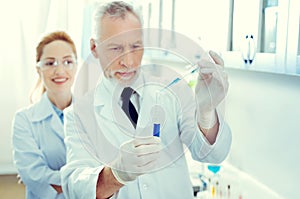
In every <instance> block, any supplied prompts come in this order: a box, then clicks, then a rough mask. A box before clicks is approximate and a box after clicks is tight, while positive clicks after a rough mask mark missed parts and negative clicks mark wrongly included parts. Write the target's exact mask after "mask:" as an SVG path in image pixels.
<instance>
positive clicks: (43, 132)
mask: <svg viewBox="0 0 300 199" xmlns="http://www.w3.org/2000/svg"><path fill="white" fill-rule="evenodd" d="M12 140H13V157H14V162H15V165H16V167H17V170H18V172H19V174H20V176H21V179H22V181H23V183H24V184H25V186H26V198H27V199H40V198H41V199H48V198H49V199H50V198H51V199H54V198H64V196H63V194H57V192H56V191H55V190H54V188H52V187H51V186H50V184H55V185H61V177H60V168H61V167H62V166H63V165H64V164H65V162H66V157H65V156H66V150H65V144H64V131H63V124H62V122H61V121H60V118H59V116H58V115H57V114H56V112H55V111H54V109H53V107H52V104H51V102H50V100H49V99H48V97H47V93H44V94H43V96H42V98H41V100H40V101H39V102H37V103H36V104H33V105H31V106H29V107H26V108H23V109H21V110H20V111H18V112H17V113H16V115H15V118H14V121H13V137H12Z"/></svg>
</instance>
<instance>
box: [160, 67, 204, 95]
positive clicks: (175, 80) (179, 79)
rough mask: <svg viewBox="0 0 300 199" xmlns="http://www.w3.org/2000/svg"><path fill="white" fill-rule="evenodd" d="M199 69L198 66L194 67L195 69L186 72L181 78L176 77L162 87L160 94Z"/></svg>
mask: <svg viewBox="0 0 300 199" xmlns="http://www.w3.org/2000/svg"><path fill="white" fill-rule="evenodd" d="M199 69H200V66H198V65H197V66H196V68H193V69H192V70H191V71H189V72H187V73H186V74H184V75H183V76H182V77H177V78H175V79H174V80H173V81H171V82H170V83H169V84H167V85H166V86H165V87H163V88H162V89H161V90H160V92H162V91H164V90H165V89H167V88H169V87H170V86H172V85H173V84H176V83H178V82H179V81H181V80H182V79H184V78H185V77H187V76H188V75H191V74H194V73H195V72H196V71H198V70H199Z"/></svg>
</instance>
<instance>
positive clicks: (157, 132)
mask: <svg viewBox="0 0 300 199" xmlns="http://www.w3.org/2000/svg"><path fill="white" fill-rule="evenodd" d="M159 95H160V91H156V93H155V107H154V118H153V136H156V137H159V136H160V123H159V119H158V118H159V111H158V108H159V106H158V104H159V103H158V102H159Z"/></svg>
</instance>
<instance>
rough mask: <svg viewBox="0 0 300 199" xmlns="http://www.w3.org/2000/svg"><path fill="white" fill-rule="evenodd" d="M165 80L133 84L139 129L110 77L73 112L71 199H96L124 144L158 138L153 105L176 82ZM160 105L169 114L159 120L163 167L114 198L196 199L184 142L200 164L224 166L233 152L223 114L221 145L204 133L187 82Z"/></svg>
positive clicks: (69, 122)
mask: <svg viewBox="0 0 300 199" xmlns="http://www.w3.org/2000/svg"><path fill="white" fill-rule="evenodd" d="M171 78H172V77H171ZM163 81H164V80H163ZM163 81H161V80H158V79H156V78H153V77H151V76H149V74H144V73H143V72H142V73H141V74H140V76H139V78H138V80H137V81H136V82H135V83H134V85H133V86H132V87H133V88H134V89H135V90H136V91H137V93H138V94H139V96H140V110H139V119H138V123H137V130H135V129H134V127H133V126H132V125H131V123H130V121H129V119H128V118H127V117H126V115H125V113H124V112H123V111H122V110H121V108H120V106H119V105H118V99H119V97H118V96H120V93H121V92H122V87H118V86H116V84H111V83H110V82H109V81H108V80H107V79H105V78H102V81H101V82H100V83H99V84H98V86H97V87H96V90H95V92H94V93H93V92H92V93H90V94H89V95H87V96H86V97H85V98H83V99H81V100H77V102H78V103H76V104H74V105H73V106H72V107H70V109H69V108H68V110H67V111H66V118H65V119H66V120H65V121H66V123H65V134H66V138H65V143H66V146H67V164H66V165H65V166H64V167H63V168H62V184H63V189H64V192H65V196H66V197H67V198H72V199H75V198H95V197H96V196H95V193H96V183H97V179H98V175H99V172H101V170H102V169H103V167H104V165H107V164H109V163H110V162H111V161H113V160H114V159H115V158H116V156H117V155H118V150H119V146H120V144H121V143H123V142H124V141H127V140H129V139H132V137H134V136H149V135H152V128H153V122H152V121H153V120H152V118H151V117H152V112H151V111H152V109H151V107H153V106H154V105H155V104H156V103H157V101H156V96H155V95H153V94H155V92H156V91H157V89H158V88H160V89H161V88H162V86H164V85H166V82H169V81H170V79H169V80H166V82H163ZM158 103H159V104H160V105H161V106H162V107H163V110H164V111H163V113H162V114H160V116H161V115H165V116H164V117H161V118H160V119H159V120H160V123H161V136H160V137H161V139H162V143H163V146H164V148H163V150H162V152H161V157H160V159H159V161H158V164H157V168H156V169H155V170H154V171H153V172H151V173H149V174H144V175H141V176H139V177H138V178H137V180H135V181H133V182H131V183H129V184H128V185H126V186H124V187H122V188H121V189H120V190H119V191H118V193H116V194H114V195H113V196H112V198H118V199H128V198H134V199H138V198H143V199H148V198H149V199H153V198H157V199H160V198H161V199H165V198H172V199H182V198H185V199H188V198H190V199H192V198H193V190H192V184H191V182H190V178H189V172H188V167H187V163H186V160H185V156H184V150H185V149H186V148H184V146H183V144H185V145H186V146H188V147H189V150H190V151H191V154H192V156H193V158H194V159H195V160H197V161H202V162H212V163H220V162H221V161H222V160H224V159H225V157H226V156H227V154H228V152H229V149H230V144H231V131H230V129H229V127H228V125H227V124H226V123H225V122H224V120H223V118H222V117H221V116H220V115H219V121H220V128H219V129H220V131H219V133H218V136H217V140H216V142H215V143H214V144H213V145H210V144H209V143H208V142H207V141H206V139H205V138H204V136H203V135H202V133H201V132H200V131H199V129H198V126H197V123H196V120H195V111H196V106H195V100H194V96H193V93H192V91H191V89H190V88H189V87H188V86H187V84H185V83H184V82H183V81H182V82H180V83H178V84H177V85H174V87H173V88H172V89H170V90H168V91H166V92H165V93H164V94H163V96H162V97H160V98H159V101H158Z"/></svg>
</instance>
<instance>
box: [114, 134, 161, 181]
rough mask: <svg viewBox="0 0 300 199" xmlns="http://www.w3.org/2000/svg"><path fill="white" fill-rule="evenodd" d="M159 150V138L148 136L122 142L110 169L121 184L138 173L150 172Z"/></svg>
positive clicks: (134, 177)
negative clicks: (117, 155)
mask: <svg viewBox="0 0 300 199" xmlns="http://www.w3.org/2000/svg"><path fill="white" fill-rule="evenodd" d="M160 150H161V140H160V138H158V137H154V136H150V137H144V138H135V139H132V140H130V141H127V142H125V143H123V144H122V145H121V147H120V153H119V157H118V158H117V160H116V161H115V162H114V163H113V164H112V167H111V170H112V173H113V174H114V176H115V178H116V179H117V180H118V181H119V182H120V183H122V184H126V183H127V182H129V181H132V180H135V179H136V178H137V177H138V176H139V175H142V174H145V173H148V172H151V170H153V169H154V168H155V166H156V162H157V160H158V158H159V152H160Z"/></svg>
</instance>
